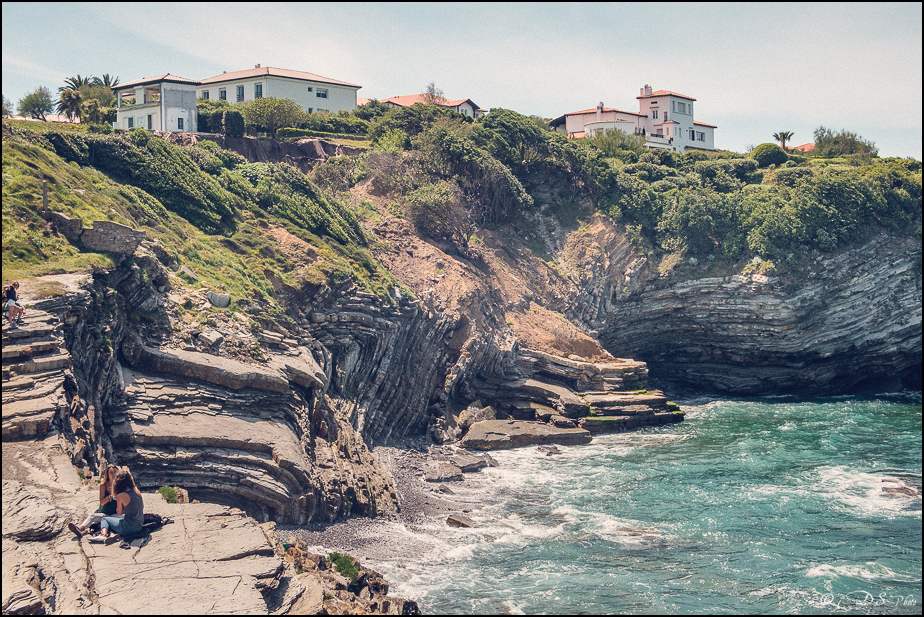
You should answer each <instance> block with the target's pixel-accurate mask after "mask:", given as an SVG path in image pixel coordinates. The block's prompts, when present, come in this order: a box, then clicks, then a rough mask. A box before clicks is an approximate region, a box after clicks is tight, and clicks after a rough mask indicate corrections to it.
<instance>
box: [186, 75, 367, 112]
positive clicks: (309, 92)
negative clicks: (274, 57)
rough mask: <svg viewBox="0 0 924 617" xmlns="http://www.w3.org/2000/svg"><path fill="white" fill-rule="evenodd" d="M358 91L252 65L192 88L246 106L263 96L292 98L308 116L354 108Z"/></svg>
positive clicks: (203, 95) (354, 86)
mask: <svg viewBox="0 0 924 617" xmlns="http://www.w3.org/2000/svg"><path fill="white" fill-rule="evenodd" d="M360 88H361V86H359V85H357V84H351V83H348V82H345V81H340V80H337V79H331V78H329V77H322V76H320V75H315V74H314V73H305V72H303V71H293V70H290V69H279V68H275V67H272V66H260V65H259V64H258V65H256V66H255V67H254V68H252V69H245V70H243V71H232V72H230V73H228V72H224V73H222V74H221V75H215V76H214V77H207V78H205V79H203V80H201V81H200V82H198V84H197V86H196V96H197V97H199V98H202V99H217V100H223V101H229V102H230V103H247V102H250V101H253V100H255V99H260V98H263V97H275V98H278V99H292V100H293V101H295V102H296V103H298V104H299V105H301V106H302V108H303V109H304V110H305V111H307V112H308V113H313V112H330V113H337V112H338V111H340V110H346V111H353V110H354V109H356V92H357V91H358V90H359V89H360Z"/></svg>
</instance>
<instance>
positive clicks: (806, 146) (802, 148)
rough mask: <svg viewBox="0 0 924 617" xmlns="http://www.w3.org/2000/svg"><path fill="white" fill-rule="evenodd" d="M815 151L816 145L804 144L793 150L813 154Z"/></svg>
mask: <svg viewBox="0 0 924 617" xmlns="http://www.w3.org/2000/svg"><path fill="white" fill-rule="evenodd" d="M814 149H815V144H814V143H808V144H802V145H801V146H796V147H795V148H791V150H798V151H799V152H811V151H812V150H814Z"/></svg>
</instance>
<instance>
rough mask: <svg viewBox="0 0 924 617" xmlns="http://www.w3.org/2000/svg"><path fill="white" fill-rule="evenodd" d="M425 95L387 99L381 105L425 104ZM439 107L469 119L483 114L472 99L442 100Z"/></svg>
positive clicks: (482, 110) (406, 105) (405, 105)
mask: <svg viewBox="0 0 924 617" xmlns="http://www.w3.org/2000/svg"><path fill="white" fill-rule="evenodd" d="M427 98H428V97H427V95H426V94H408V95H405V96H393V97H390V98H387V99H383V100H382V103H384V104H385V105H388V106H389V107H410V106H411V105H413V104H414V103H426V102H427ZM437 105H438V106H440V107H445V108H446V109H451V110H452V111H455V112H458V113H460V114H462V115H463V116H469V117H471V118H478V117H480V116H483V115H484V114H485V110H484V109H482V108H480V107H478V105H476V104H475V103H474V102H473V101H472V99H458V100H454V101H451V100H449V99H446V98H444V99H443V100H442V101H441V102H439V103H437Z"/></svg>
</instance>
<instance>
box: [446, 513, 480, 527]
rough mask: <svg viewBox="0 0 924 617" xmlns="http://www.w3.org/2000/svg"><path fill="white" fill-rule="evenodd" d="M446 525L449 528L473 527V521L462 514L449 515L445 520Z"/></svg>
mask: <svg viewBox="0 0 924 617" xmlns="http://www.w3.org/2000/svg"><path fill="white" fill-rule="evenodd" d="M446 524H447V525H449V526H450V527H474V526H475V521H473V520H472V519H470V518H469V517H467V516H463V515H462V514H451V515H449V518H447V519H446Z"/></svg>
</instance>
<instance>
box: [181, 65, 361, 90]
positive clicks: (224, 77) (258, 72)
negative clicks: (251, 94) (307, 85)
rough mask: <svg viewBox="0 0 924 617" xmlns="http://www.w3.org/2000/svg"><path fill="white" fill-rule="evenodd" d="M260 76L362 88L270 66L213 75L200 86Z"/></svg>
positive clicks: (328, 78)
mask: <svg viewBox="0 0 924 617" xmlns="http://www.w3.org/2000/svg"><path fill="white" fill-rule="evenodd" d="M262 75H269V76H272V77H286V78H288V79H301V80H304V81H314V82H320V83H325V84H332V85H335V86H348V87H350V88H362V86H360V85H357V84H351V83H349V82H346V81H340V80H338V79H331V78H330V77H322V76H320V75H315V74H314V73H305V72H303V71H293V70H291V69H278V68H276V67H272V66H262V67H260V66H258V67H256V68H252V69H244V70H243V71H231V72H230V73H228V72H227V71H226V72H224V73H222V74H221V75H215V76H214V77H207V78H205V79H203V80H202V81H200V82H199V83H200V84H202V85H206V84H217V83H221V82H223V81H234V80H237V79H249V78H251V77H260V76H262Z"/></svg>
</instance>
